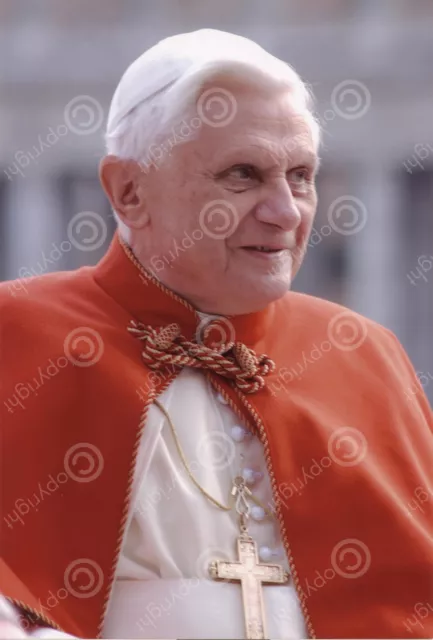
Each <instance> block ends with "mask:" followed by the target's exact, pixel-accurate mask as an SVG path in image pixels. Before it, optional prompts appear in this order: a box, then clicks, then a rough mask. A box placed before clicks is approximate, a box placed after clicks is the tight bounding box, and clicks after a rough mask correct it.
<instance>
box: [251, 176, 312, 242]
mask: <svg viewBox="0 0 433 640" xmlns="http://www.w3.org/2000/svg"><path fill="white" fill-rule="evenodd" d="M255 217H256V218H257V220H259V221H260V222H266V223H267V224H272V225H275V226H277V227H280V229H282V230H283V231H294V230H295V229H297V228H298V227H299V225H300V223H301V214H300V213H299V209H298V207H297V204H296V200H295V198H294V197H293V194H292V191H291V189H290V186H289V185H288V184H287V182H286V181H285V180H284V184H281V185H279V186H278V189H276V188H274V190H273V192H272V193H271V194H269V195H268V196H267V197H266V198H264V199H263V200H262V201H261V202H260V203H259V204H258V205H257V206H256V210H255Z"/></svg>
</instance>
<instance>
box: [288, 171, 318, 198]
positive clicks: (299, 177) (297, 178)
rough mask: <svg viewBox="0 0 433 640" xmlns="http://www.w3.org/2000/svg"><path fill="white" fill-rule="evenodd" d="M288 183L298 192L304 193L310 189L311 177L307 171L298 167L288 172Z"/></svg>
mask: <svg viewBox="0 0 433 640" xmlns="http://www.w3.org/2000/svg"><path fill="white" fill-rule="evenodd" d="M288 181H289V183H290V185H291V186H292V187H293V188H295V189H296V190H297V191H298V192H301V193H304V192H306V191H307V190H308V189H309V188H310V186H311V183H312V181H313V177H312V173H311V171H310V170H309V169H307V168H306V167H298V168H296V169H292V170H291V171H289V173H288Z"/></svg>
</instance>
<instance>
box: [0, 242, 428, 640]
mask: <svg viewBox="0 0 433 640" xmlns="http://www.w3.org/2000/svg"><path fill="white" fill-rule="evenodd" d="M26 289H27V294H25V293H17V291H18V290H19V288H17V287H11V286H10V283H6V284H3V285H2V286H1V287H0V306H1V323H2V329H1V341H2V347H1V348H2V353H1V356H2V370H3V385H2V391H1V393H2V399H1V402H0V407H1V412H2V413H1V423H2V427H3V434H2V438H3V441H2V443H3V452H2V453H3V460H2V461H3V478H2V480H3V500H2V507H3V518H2V561H1V562H0V590H2V591H3V592H4V594H5V595H6V596H7V597H9V598H10V599H11V600H13V601H14V602H15V603H16V604H19V605H20V606H21V607H23V608H25V609H27V611H29V612H31V613H33V614H34V615H35V619H38V620H41V619H43V620H45V621H46V622H49V623H50V624H52V625H53V626H58V627H59V628H61V629H62V630H64V631H65V632H67V633H71V634H74V635H77V636H80V637H95V636H98V635H99V634H100V633H101V629H102V625H103V621H104V615H105V611H106V607H107V603H108V600H109V597H110V592H111V588H112V586H113V579H114V573H115V569H116V564H117V560H118V555H119V550H120V545H121V542H122V539H123V536H124V533H125V523H126V516H127V513H128V506H129V497H130V494H131V484H132V478H133V471H134V464H135V459H136V453H137V447H138V444H139V441H140V436H141V432H142V429H143V428H144V427H145V422H146V410H147V406H148V405H149V403H150V402H152V400H153V398H154V397H156V396H158V395H159V394H160V393H161V391H162V390H163V389H164V388H165V387H166V386H167V385H168V384H169V383H170V382H171V380H173V377H174V375H176V374H174V373H173V371H171V372H170V373H166V374H165V377H164V378H162V377H161V375H159V377H158V374H155V373H154V372H153V373H152V372H150V370H149V369H147V367H146V366H145V365H144V364H143V360H142V356H141V352H142V344H141V343H140V341H139V340H138V339H137V338H136V337H135V336H133V335H131V333H129V332H128V331H127V327H128V325H129V323H130V321H131V320H135V321H139V322H142V323H144V324H146V325H152V326H153V327H160V326H165V325H168V324H171V323H173V322H176V323H178V325H179V326H180V327H181V330H182V334H183V336H185V338H187V339H194V336H195V335H196V329H197V325H198V323H199V317H198V316H197V314H196V313H195V311H194V309H193V308H192V307H190V306H189V305H188V304H187V303H185V301H182V300H181V299H180V298H178V297H177V296H175V295H174V294H172V293H171V292H169V291H168V290H167V289H165V288H164V287H161V286H160V285H159V284H157V283H156V281H154V280H152V279H147V278H146V277H145V276H144V275H143V274H141V273H140V272H139V270H138V269H137V267H136V266H135V265H134V264H133V263H132V261H131V260H130V259H128V257H127V255H126V252H125V251H124V249H123V248H122V246H121V245H120V243H119V240H118V238H117V236H116V237H115V238H114V240H113V243H112V245H111V247H110V249H109V251H108V253H107V254H106V256H105V257H104V258H103V260H102V261H101V262H100V263H99V264H98V265H97V266H96V267H92V268H90V267H85V268H81V269H79V270H78V271H75V272H72V273H54V274H48V275H44V276H42V277H38V278H35V279H33V280H30V281H28V282H26ZM12 293H15V295H11V294H12ZM230 323H231V325H232V326H233V329H234V331H235V339H236V340H237V341H240V342H243V343H244V344H246V345H247V346H248V347H250V348H252V349H254V351H255V352H256V353H257V354H263V353H265V354H267V355H268V356H269V357H270V358H271V359H272V360H274V362H275V364H276V369H275V372H274V373H272V374H269V375H268V376H266V378H265V381H266V385H265V387H264V388H263V389H261V390H260V391H258V392H257V393H254V394H250V395H244V394H243V393H242V392H240V391H238V390H237V389H235V388H234V386H233V384H232V383H230V382H229V381H227V380H226V379H224V378H221V377H219V376H218V375H216V374H210V379H211V381H212V382H213V384H214V385H215V387H216V388H218V389H219V390H220V391H222V392H223V394H224V395H225V396H226V397H227V398H228V399H229V400H230V404H231V406H232V407H233V408H234V409H235V411H236V412H237V413H238V414H239V415H240V416H241V419H242V420H243V421H244V422H245V424H247V425H249V426H250V428H251V429H253V430H254V432H255V433H256V434H257V435H258V436H259V437H260V439H261V441H262V442H263V444H264V447H265V453H266V459H267V464H268V469H269V473H270V476H271V479H272V485H273V491H274V508H275V512H276V514H277V516H278V518H279V520H280V524H281V529H282V535H283V540H284V544H285V548H286V551H287V554H288V556H289V560H290V564H291V569H292V576H293V580H294V583H295V586H296V588H297V591H298V594H299V597H300V600H301V604H302V608H303V612H304V616H305V619H306V623H307V627H308V631H309V634H310V636H311V637H318V638H331V637H332V638H348V637H350V638H372V637H374V638H403V637H408V638H409V637H412V636H413V635H415V636H416V637H424V638H431V637H433V599H432V598H433V508H432V507H433V484H432V470H433V435H432V430H433V429H432V413H431V410H430V408H429V404H428V401H427V399H426V397H425V395H424V393H423V389H422V387H421V385H420V383H419V381H418V379H417V376H416V374H415V372H414V370H413V368H412V366H411V364H410V362H409V361H408V358H407V357H406V355H405V353H404V351H403V349H402V347H401V346H400V344H399V342H398V341H397V340H396V338H395V337H394V336H393V334H392V333H390V332H389V331H388V330H386V329H384V328H383V327H381V326H380V325H377V324H376V323H374V322H372V321H369V320H367V319H366V318H363V317H362V316H359V315H358V314H355V313H352V312H350V311H348V310H347V309H345V308H343V307H340V306H338V305H336V304H332V303H330V302H327V301H324V300H320V299H317V298H314V297H311V296H306V295H302V294H298V293H293V292H289V293H287V294H286V295H285V296H284V297H283V298H282V299H280V300H279V301H277V302H275V303H273V304H271V305H269V306H268V307H267V308H266V309H265V310H264V311H261V312H259V313H254V314H250V315H246V316H239V317H235V318H231V319H230ZM143 390H144V391H143ZM143 400H144V402H143ZM143 606H144V605H143ZM417 607H418V608H417ZM420 607H423V608H422V611H423V612H424V611H426V612H427V613H429V615H423V616H421V614H420V613H419V612H420V611H421V609H420ZM429 608H430V611H429ZM38 615H39V616H41V617H39V618H38V617H37V616H38ZM417 620H419V621H420V624H418V622H417ZM421 625H422V626H421ZM412 629H414V631H412Z"/></svg>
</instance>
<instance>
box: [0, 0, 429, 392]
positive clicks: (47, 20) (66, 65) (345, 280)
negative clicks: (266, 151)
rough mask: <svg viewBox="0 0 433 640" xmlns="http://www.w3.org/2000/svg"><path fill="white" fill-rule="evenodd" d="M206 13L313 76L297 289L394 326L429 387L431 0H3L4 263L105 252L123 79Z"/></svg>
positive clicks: (0, 254)
mask: <svg viewBox="0 0 433 640" xmlns="http://www.w3.org/2000/svg"><path fill="white" fill-rule="evenodd" d="M203 27H211V28H217V29H222V30H225V31H232V32H234V33H237V34H240V35H244V36H246V37H249V38H252V39H253V40H255V41H256V42H258V43H259V44H260V45H262V46H263V47H265V48H266V49H268V50H269V51H270V52H271V53H273V54H274V55H276V56H278V57H280V58H282V59H283V60H285V61H287V62H289V63H290V64H292V65H293V66H294V67H295V69H296V70H297V71H298V72H299V73H300V74H301V76H302V77H303V79H304V80H305V81H306V82H308V83H309V84H310V86H311V87H312V90H313V92H314V94H315V96H316V112H317V117H318V119H319V120H320V122H321V124H322V127H323V145H322V150H321V157H322V169H321V171H320V174H319V179H318V192H319V209H318V213H317V219H316V223H315V226H314V232H313V235H312V238H311V241H310V248H309V252H308V253H307V257H306V259H305V262H304V266H303V268H302V270H301V273H300V274H299V275H298V277H297V279H296V280H295V283H294V289H296V290H299V291H303V292H306V293H309V294H313V295H316V296H319V297H322V298H326V299H329V300H333V301H336V302H339V303H341V304H343V305H346V306H348V307H350V308H351V309H353V310H355V311H359V312H360V313H362V314H364V315H366V316H368V317H370V318H372V319H374V320H376V321H378V322H380V323H382V324H384V325H385V326H387V327H388V328H390V329H391V330H392V331H394V332H395V333H396V335H397V336H398V338H399V339H400V341H401V342H402V343H403V345H404V347H405V349H406V350H407V352H408V354H409V356H410V358H411V360H412V362H413V364H414V367H415V369H416V371H417V373H418V376H419V378H420V380H421V382H422V384H423V386H424V388H425V391H426V393H427V395H428V396H429V398H430V401H431V402H432V401H433V339H432V335H433V0H231V1H229V0H220V1H219V2H215V1H214V0H212V1H211V0H157V1H155V0H153V1H150V0H73V1H71V0H0V238H1V244H0V278H1V279H2V280H12V279H16V278H26V277H28V276H29V275H32V274H33V275H34V274H40V273H46V272H48V271H57V270H63V269H74V268H77V267H79V266H81V265H83V264H94V263H96V262H97V261H98V260H99V259H100V257H101V256H102V255H103V253H104V251H105V250H106V248H107V245H108V243H109V241H110V239H111V236H112V233H113V231H114V220H113V217H112V214H111V212H110V209H109V206H108V203H107V201H106V199H105V196H104V194H103V192H102V190H101V188H100V186H99V181H98V173H97V172H98V162H99V159H100V157H101V156H102V155H103V153H104V145H103V131H104V126H105V121H106V117H107V115H108V108H109V104H110V100H111V96H112V94H113V91H114V89H115V87H116V85H117V83H118V81H119V79H120V77H121V75H122V73H123V72H124V71H125V69H126V67H127V66H128V65H129V64H130V63H131V62H132V61H133V60H134V59H135V58H136V57H137V56H139V55H140V54H141V53H142V52H143V51H144V50H145V49H147V48H148V47H150V46H152V45H153V44H155V43H156V42H157V41H158V40H160V39H162V38H164V37H166V36H169V35H173V34H176V33H180V32H184V31H193V30H195V29H199V28H203ZM82 212H93V213H94V214H97V216H95V217H94V219H95V221H99V224H100V222H101V220H103V224H104V229H106V231H107V233H106V234H105V233H104V237H105V240H104V242H103V243H102V244H100V246H98V247H97V249H94V250H92V251H83V250H82V248H81V249H80V248H77V247H76V246H74V245H71V243H70V242H69V241H68V238H69V237H70V236H69V235H68V234H69V231H68V230H70V224H71V221H74V222H76V221H77V220H78V221H79V220H84V217H85V216H84V217H83V218H80V217H79V216H80V214H81V213H82ZM77 216H78V218H77ZM101 216H102V218H101ZM68 225H69V226H68ZM82 232H83V233H85V228H84V225H83V226H82ZM98 244H99V243H98ZM23 283H25V280H23ZM11 291H12V293H13V295H26V294H25V290H24V288H23V289H22V290H20V289H19V287H16V289H13V290H11Z"/></svg>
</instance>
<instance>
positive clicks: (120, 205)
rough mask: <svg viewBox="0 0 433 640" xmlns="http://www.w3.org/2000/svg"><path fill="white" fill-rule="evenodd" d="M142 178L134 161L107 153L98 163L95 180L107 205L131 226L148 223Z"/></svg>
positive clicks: (134, 227) (137, 227)
mask: <svg viewBox="0 0 433 640" xmlns="http://www.w3.org/2000/svg"><path fill="white" fill-rule="evenodd" d="M144 177H145V176H144V174H143V171H142V170H141V168H140V165H139V163H138V162H136V161H135V160H123V159H121V158H118V157H117V156H113V155H108V156H106V157H105V158H103V159H102V160H101V162H100V165H99V179H100V181H101V184H102V187H103V189H104V191H105V193H106V194H107V197H108V199H109V201H110V203H111V206H112V207H113V209H114V210H115V211H116V213H117V214H118V215H119V217H120V219H121V220H122V222H123V223H124V224H125V225H126V226H127V227H129V228H131V229H140V228H142V227H144V226H146V224H147V223H148V222H149V215H148V212H147V207H146V198H145V182H144Z"/></svg>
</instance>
